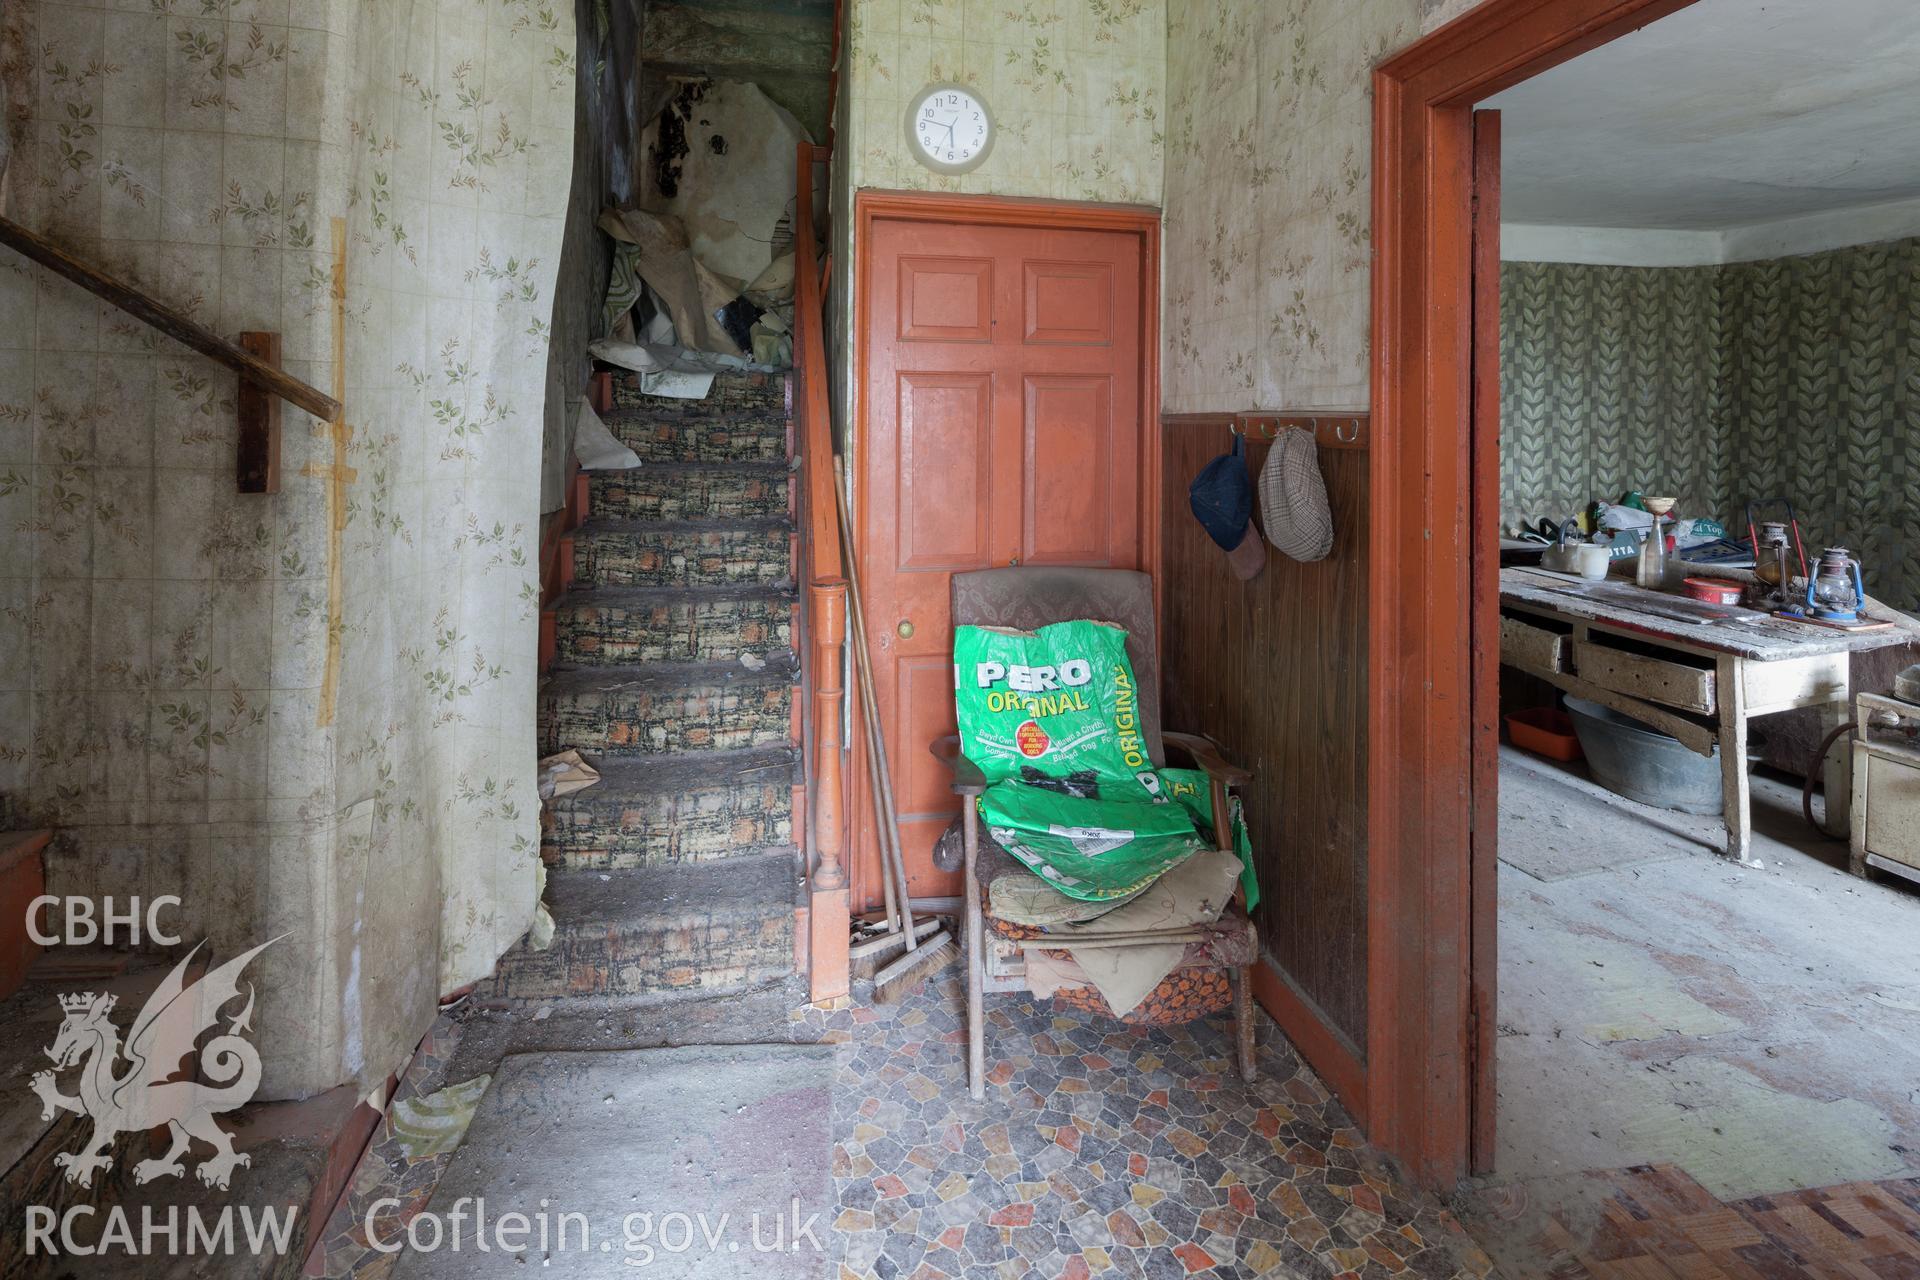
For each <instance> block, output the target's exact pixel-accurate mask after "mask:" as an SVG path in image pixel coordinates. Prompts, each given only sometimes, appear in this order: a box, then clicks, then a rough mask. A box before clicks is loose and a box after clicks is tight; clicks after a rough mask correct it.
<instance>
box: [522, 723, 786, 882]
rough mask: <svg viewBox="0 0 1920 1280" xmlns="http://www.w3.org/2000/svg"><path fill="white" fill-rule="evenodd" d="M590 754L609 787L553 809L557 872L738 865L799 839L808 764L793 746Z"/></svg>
mask: <svg viewBox="0 0 1920 1280" xmlns="http://www.w3.org/2000/svg"><path fill="white" fill-rule="evenodd" d="M790 720H791V715H790V713H789V722H790ZM582 754H583V755H586V757H587V758H588V759H589V760H591V761H593V763H594V766H595V767H596V768H597V769H599V770H600V774H601V780H600V782H599V783H598V784H596V785H594V786H591V787H587V788H586V789H584V790H582V791H576V792H574V793H572V794H571V795H566V796H561V797H559V798H558V799H556V800H554V801H552V802H551V803H549V804H548V805H547V808H546V812H545V813H544V814H543V816H542V823H541V846H540V856H541V857H542V858H543V859H545V860H546V862H547V863H548V864H549V865H553V866H562V867H581V868H591V869H594V870H599V871H606V870H611V869H615V868H622V867H640V866H664V865H670V864H677V863H694V862H718V861H730V860H732V859H736V858H739V857H742V856H746V855H750V854H752V853H754V852H755V851H757V850H759V849H761V848H764V847H767V846H771V845H784V844H788V843H790V842H791V841H792V840H793V838H794V830H793V791H794V786H795V784H796V783H797V782H798V781H799V780H800V764H799V757H798V754H797V753H796V752H795V751H794V749H793V748H792V746H791V745H787V744H786V743H782V744H781V745H779V746H761V747H753V748H747V749H743V750H734V751H681V752H672V751H659V752H651V753H647V752H642V753H628V754H623V755H611V754H605V753H597V752H583V753H582Z"/></svg>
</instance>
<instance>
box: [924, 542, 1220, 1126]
mask: <svg viewBox="0 0 1920 1280" xmlns="http://www.w3.org/2000/svg"><path fill="white" fill-rule="evenodd" d="M952 596H953V599H952V606H953V607H952V618H953V624H954V625H955V626H962V625H969V624H970V625H973V626H987V627H1012V628H1016V629H1018V630H1022V631H1032V630H1035V629H1037V628H1039V627H1043V626H1046V625H1048V624H1049V623H1054V622H1070V621H1073V620H1076V619H1081V618H1087V619H1092V620H1095V621H1100V622H1111V623H1114V624H1116V625H1118V626H1121V627H1124V628H1126V631H1127V658H1128V660H1129V661H1130V662H1131V663H1132V665H1133V672H1134V678H1135V680H1136V682H1137V683H1138V685H1139V699H1140V702H1139V707H1140V723H1141V731H1142V737H1143V738H1144V739H1145V740H1146V744H1147V754H1148V756H1149V757H1150V758H1151V760H1152V761H1153V764H1154V767H1155V768H1161V767H1164V766H1165V765H1166V763H1167V759H1166V749H1167V748H1168V747H1172V748H1174V749H1176V750H1177V751H1180V752H1182V753H1183V754H1184V755H1186V756H1187V757H1189V758H1190V759H1191V760H1192V762H1193V767H1195V768H1199V769H1202V770H1204V771H1205V772H1206V775H1207V779H1208V783H1209V786H1210V788H1211V791H1212V800H1213V813H1214V814H1215V815H1216V821H1215V822H1214V834H1215V840H1216V843H1217V845H1218V847H1219V848H1220V849H1222V850H1225V851H1228V852H1231V851H1232V849H1233V833H1232V830H1231V828H1230V824H1229V823H1228V822H1227V820H1226V815H1227V812H1228V809H1227V790H1228V788H1229V787H1234V786H1239V785H1242V784H1244V783H1246V782H1248V781H1250V780H1251V778H1252V775H1251V774H1250V773H1248V772H1247V771H1246V770H1244V769H1238V768H1235V767H1234V766H1233V765H1230V764H1228V763H1227V762H1226V760H1225V758H1223V757H1222V756H1221V754H1220V751H1219V749H1218V748H1217V747H1216V746H1215V745H1214V744H1213V743H1212V742H1210V741H1209V740H1208V739H1206V738H1203V737H1199V736H1197V735H1194V734H1185V733H1163V732H1162V731H1161V728H1160V661H1159V653H1158V649H1157V645H1156V641H1155V633H1154V609H1153V580H1152V579H1151V578H1149V577H1148V576H1147V575H1146V574H1144V573H1136V572H1133V571H1131V570H1126V569H1079V568H1052V567H1033V568H1011V569H986V570H980V571H977V572H973V573H956V574H954V575H953V587H952ZM930 749H931V750H932V752H933V754H934V756H935V757H936V758H938V759H939V760H940V761H941V762H942V763H943V764H945V765H946V766H947V768H948V769H949V770H950V771H951V773H952V775H953V784H952V785H953V792H954V794H955V795H957V796H959V797H961V815H962V817H961V822H962V831H963V834H964V842H965V856H966V862H965V882H966V887H965V902H966V965H967V1086H968V1090H969V1092H970V1093H971V1094H972V1095H973V1096H974V1097H975V1098H980V1097H984V1096H985V1093H986V1080H985V1066H986V1047H985V1043H984V1039H983V1036H984V1019H983V1017H982V1013H981V1001H982V999H983V997H984V995H985V993H986V991H988V990H989V989H991V990H996V991H1022V990H1028V989H1030V988H1029V987H1028V985H1027V982H1026V980H1025V977H1024V969H1023V968H1020V967H1011V968H1010V971H1008V972H1003V973H999V974H990V973H989V968H990V966H989V956H988V943H987V937H986V934H987V930H988V924H989V921H988V918H987V915H986V903H985V901H984V899H985V887H984V886H983V885H982V884H981V878H980V868H981V863H982V850H981V847H980V841H981V832H980V819H979V814H978V811H977V809H976V808H975V805H974V797H976V796H978V795H980V794H981V793H982V792H984V791H985V790H986V789H987V786H988V783H987V779H986V776H985V774H983V773H982V772H981V770H980V768H979V766H978V765H976V764H975V763H974V762H973V761H971V760H969V759H967V758H966V756H964V755H962V754H961V751H960V739H959V737H958V736H956V735H948V736H947V737H944V738H941V739H939V740H937V741H935V742H934V743H932V744H931V746H930ZM999 860H1000V861H1001V862H1003V863H1004V862H1006V861H1008V859H1006V857H1005V855H999ZM1222 919H1223V921H1226V922H1227V924H1228V927H1229V928H1230V929H1231V928H1235V927H1237V928H1240V929H1243V930H1244V931H1245V937H1246V940H1247V954H1248V955H1249V956H1252V955H1253V954H1255V951H1254V948H1253V945H1252V929H1253V926H1252V923H1251V921H1249V920H1248V919H1247V917H1246V912H1245V909H1244V906H1243V905H1242V896H1241V893H1240V890H1239V889H1238V888H1236V889H1235V891H1234V894H1233V902H1232V903H1231V904H1230V905H1229V906H1228V908H1227V913H1226V915H1224V916H1223V917H1222ZM996 932H998V930H996ZM1043 936H1044V935H1043ZM1135 936H1136V935H1132V934H1126V933H1120V934H1109V935H1106V936H1105V937H1103V938H1102V940H1101V941H1102V945H1104V946H1114V945H1119V946H1124V945H1126V944H1127V942H1128V940H1129V939H1130V938H1133V937H1135ZM1137 936H1138V941H1137V942H1135V943H1134V945H1136V946H1165V945H1166V941H1167V935H1166V933H1165V931H1164V930H1161V931H1156V932H1152V933H1147V934H1141V935H1137ZM1014 945H1016V946H1028V945H1037V944H1036V943H1033V942H1031V941H1028V942H1024V943H1018V944H1014ZM1202 967H1204V966H1202ZM1213 967H1214V968H1216V969H1217V968H1220V967H1226V968H1227V975H1228V978H1229V980H1230V981H1231V983H1232V986H1233V1015H1234V1033H1235V1034H1234V1040H1235V1053H1236V1057H1237V1059H1238V1065H1239V1069H1240V1074H1241V1076H1242V1077H1243V1078H1245V1079H1248V1080H1251V1079H1252V1078H1253V1074H1254V1045H1253V995H1252V964H1251V963H1250V962H1249V963H1246V964H1241V965H1238V966H1213ZM1214 981H1216V982H1217V981H1218V978H1217V977H1216V978H1215V979H1214ZM1217 998H1218V997H1217V996H1216V999H1217ZM1215 1007H1216V1008H1217V1007H1218V1006H1217V1005H1216V1006H1215Z"/></svg>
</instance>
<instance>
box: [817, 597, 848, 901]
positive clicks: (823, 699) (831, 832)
mask: <svg viewBox="0 0 1920 1280" xmlns="http://www.w3.org/2000/svg"><path fill="white" fill-rule="evenodd" d="M811 592H812V603H813V739H814V746H813V768H814V774H813V847H814V850H815V851H816V852H817V853H818V854H819V855H820V862H819V865H817V866H816V867H815V868H814V869H813V883H814V885H815V887H817V888H821V889H839V888H843V887H845V885H846V883H847V876H846V872H845V870H844V869H843V868H842V865H841V859H842V858H843V856H844V855H845V853H846V827H845V823H844V821H843V817H842V814H841V811H840V810H841V797H842V796H843V795H844V794H845V789H844V785H843V783H842V779H841V773H840V755H841V742H840V716H841V704H842V703H843V702H845V701H846V696H847V694H846V688H845V686H844V685H843V684H842V683H841V679H840V666H841V652H842V650H843V649H844V648H845V647H846V643H847V584H846V580H845V579H842V578H828V579H825V580H823V581H820V582H816V583H814V584H813V586H812V588H811Z"/></svg>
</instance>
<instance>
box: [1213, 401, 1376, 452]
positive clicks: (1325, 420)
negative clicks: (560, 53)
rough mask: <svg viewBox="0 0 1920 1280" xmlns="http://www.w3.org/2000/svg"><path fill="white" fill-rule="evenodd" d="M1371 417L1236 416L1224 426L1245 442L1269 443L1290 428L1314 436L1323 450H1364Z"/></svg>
mask: <svg viewBox="0 0 1920 1280" xmlns="http://www.w3.org/2000/svg"><path fill="white" fill-rule="evenodd" d="M1371 422H1372V419H1371V416H1370V415H1369V414H1367V413H1366V412H1364V411H1362V412H1354V411H1351V410H1349V411H1346V412H1340V413H1326V412H1324V411H1323V412H1319V413H1256V412H1249V413H1239V414H1235V415H1234V416H1233V418H1232V419H1231V420H1230V421H1229V422H1228V423H1227V430H1228V431H1229V432H1231V433H1232V434H1234V435H1236V436H1245V437H1246V438H1247V439H1248V440H1263V441H1272V440H1276V439H1278V438H1279V436H1280V433H1281V432H1282V431H1285V430H1287V429H1289V428H1292V427H1298V428H1300V429H1302V430H1304V431H1311V432H1312V433H1313V438H1314V441H1315V442H1316V443H1317V444H1318V445H1319V446H1320V447H1321V448H1322V449H1365V448H1366V447H1367V445H1368V441H1369V437H1370V436H1371V434H1372V432H1371Z"/></svg>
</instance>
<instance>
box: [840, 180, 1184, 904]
mask: <svg viewBox="0 0 1920 1280" xmlns="http://www.w3.org/2000/svg"><path fill="white" fill-rule="evenodd" d="M898 199H902V200H906V207H905V208H904V209H900V210H897V211H894V212H893V214H892V216H888V215H887V214H886V213H884V212H882V211H880V210H876V209H872V208H869V209H868V210H866V212H867V213H868V214H869V215H870V216H869V217H867V218H865V219H863V220H862V222H861V224H860V225H861V230H862V240H863V242H864V243H863V244H862V246H861V247H860V248H858V249H857V250H856V254H857V257H856V261H858V262H859V263H861V264H862V267H861V274H862V282H863V283H862V288H861V289H860V292H859V305H858V308H857V312H856V315H857V317H858V319H857V322H856V323H857V324H858V327H859V332H860V340H861V354H862V360H861V369H862V376H861V404H862V410H863V412H862V424H863V429H862V431H861V434H860V438H859V442H858V455H859V464H858V465H859V475H860V481H859V484H858V486H857V505H858V531H857V535H856V536H857V537H858V539H859V545H858V549H857V554H858V563H859V567H860V575H861V587H862V592H863V595H864V597H865V609H866V628H867V644H868V649H869V652H870V653H871V654H872V656H873V664H874V675H875V687H876V694H877V700H878V703H879V709H880V721H881V724H882V725H883V727H884V728H885V731H886V741H887V746H888V752H887V754H888V758H889V761H890V764H891V767H892V775H893V790H894V795H895V798H896V801H895V802H896V805H897V807H898V811H899V819H900V829H901V842H902V845H903V847H904V849H905V851H906V856H907V875H908V881H909V884H910V885H911V887H912V891H913V893H914V895H915V896H921V895H929V896H944V895H952V894H957V893H958V892H959V879H958V876H957V875H953V874H948V873H943V872H939V871H937V870H935V869H934V867H933V864H932V857H931V851H932V847H933V843H934V841H935V840H936V839H937V838H938V836H939V835H940V833H941V831H943V830H944V829H945V828H946V826H947V824H948V822H949V821H950V820H951V819H952V817H953V815H954V814H955V813H957V812H958V808H957V807H956V804H955V801H954V798H953V796H952V795H951V794H950V792H949V791H948V789H947V775H946V771H945V769H944V768H943V767H941V766H940V765H939V764H938V763H937V762H936V761H934V759H933V758H932V757H931V756H930V755H929V754H928V752H927V743H928V742H930V741H931V740H932V739H934V738H936V737H938V736H940V735H941V734H945V733H951V732H953V728H954V722H953V667H952V626H951V623H950V621H949V618H948V585H949V580H950V579H951V577H952V575H953V574H954V573H956V572H961V571H965V570H970V569H986V568H998V567H1004V566H1007V565H1014V564H1021V565H1027V564H1032V565H1092V566H1108V567H1118V568H1147V567H1150V562H1151V560H1152V559H1153V556H1152V546H1151V545H1150V544H1153V543H1155V542H1156V541H1157V527H1158V526H1157V516H1156V515H1155V513H1154V506H1155V504H1154V503H1153V502H1152V501H1151V494H1152V493H1153V492H1154V490H1149V489H1148V488H1147V487H1146V483H1145V474H1146V473H1147V472H1148V471H1150V470H1152V469H1153V468H1151V467H1150V466H1149V465H1148V455H1149V454H1152V455H1153V456H1155V457H1156V458H1157V454H1158V450H1157V447H1154V448H1150V447H1149V446H1150V444H1157V438H1156V437H1154V436H1153V435H1152V434H1151V433H1150V431H1149V425H1150V424H1151V423H1152V422H1153V421H1154V420H1155V415H1154V413H1153V412H1152V409H1153V406H1152V403H1151V401H1150V400H1149V399H1148V396H1149V395H1150V394H1154V388H1153V386H1152V380H1151V379H1150V378H1148V377H1143V370H1146V369H1147V368H1148V366H1149V365H1150V364H1151V358H1152V347H1151V346H1150V345H1149V344H1150V342H1151V341H1153V340H1154V337H1153V335H1152V333H1151V325H1150V323H1149V319H1148V315H1147V311H1146V300H1147V299H1148V298H1151V297H1154V296H1155V293H1154V292H1153V291H1150V289H1149V279H1150V276H1151V272H1152V263H1151V262H1150V261H1148V260H1147V259H1146V258H1145V255H1144V252H1143V249H1144V245H1145V242H1146V241H1147V240H1149V239H1153V237H1143V235H1142V232H1141V229H1140V227H1139V226H1138V225H1134V226H1126V225H1122V226H1118V227H1115V226H1105V225H1092V226H1085V225H1079V226H1076V225H1073V222H1074V220H1075V219H1076V216H1077V211H1078V210H1079V208H1080V207H1077V206H1071V205H1053V206H1036V205H1028V204H1024V203H1021V204H1012V203H1011V202H1007V203H997V202H982V203H978V204H976V203H975V202H971V201H963V200H951V199H948V200H940V199H938V198H935V200H936V203H933V204H931V205H921V204H919V203H917V202H914V201H912V200H910V199H908V198H898ZM969 205H973V206H974V207H972V208H968V207H967V206H969ZM956 206H958V208H956ZM996 207H997V208H999V209H1000V210H1001V211H1002V212H1003V213H1011V214H1014V215H1018V216H1023V217H1024V218H1025V219H1027V220H1024V221H1022V222H1019V223H1016V224H1013V225H1009V224H1007V223H1005V222H993V221H955V220H952V215H953V214H955V213H956V212H960V213H963V214H964V215H971V216H976V217H977V216H979V215H980V214H982V213H991V212H992V211H993V210H994V209H995V208H996ZM1100 212H1101V213H1103V214H1110V213H1111V212H1113V211H1100ZM1131 217H1132V218H1133V219H1134V220H1135V221H1136V222H1137V221H1138V220H1139V218H1140V215H1138V214H1132V215H1131ZM1035 218H1039V219H1041V221H1038V222H1036V221H1033V219H1035ZM1153 221H1154V223H1155V224H1157V218H1156V219H1154V220H1153ZM1155 247H1156V248H1157V243H1156V245H1155ZM855 777H856V779H858V780H859V782H860V783H861V784H864V782H865V773H864V766H863V767H862V768H861V769H860V770H858V771H856V773H855ZM855 823H856V828H855V829H856V837H855V848H856V852H855V858H854V867H855V878H854V890H855V893H854V896H855V899H856V902H858V901H866V902H869V903H871V902H872V901H874V900H875V899H877V897H878V885H879V882H878V879H877V871H878V845H877V843H876V831H875V826H874V820H873V813H872V806H871V804H870V803H868V802H867V800H866V798H865V795H864V792H863V793H862V795H861V798H860V800H859V802H857V803H856V806H855Z"/></svg>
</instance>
